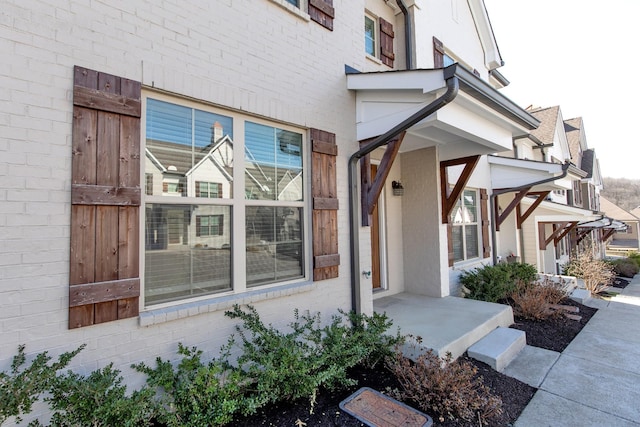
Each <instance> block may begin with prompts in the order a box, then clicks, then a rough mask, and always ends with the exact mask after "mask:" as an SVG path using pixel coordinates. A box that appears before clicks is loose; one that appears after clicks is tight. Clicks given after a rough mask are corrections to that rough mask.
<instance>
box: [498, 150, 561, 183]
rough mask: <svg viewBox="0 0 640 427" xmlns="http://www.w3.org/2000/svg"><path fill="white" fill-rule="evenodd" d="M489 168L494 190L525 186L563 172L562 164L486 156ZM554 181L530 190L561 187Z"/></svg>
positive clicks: (557, 175) (558, 175)
mask: <svg viewBox="0 0 640 427" xmlns="http://www.w3.org/2000/svg"><path fill="white" fill-rule="evenodd" d="M487 161H488V163H489V167H490V170H491V185H492V188H493V189H494V190H496V189H505V188H514V187H521V186H526V185H527V184H529V183H534V182H539V181H542V180H545V179H550V178H553V177H560V176H562V174H563V168H562V166H563V165H562V164H560V163H550V162H540V161H535V160H525V159H514V158H511V157H500V156H493V155H490V156H487ZM563 188H564V186H561V185H558V184H557V183H556V182H555V181H550V182H546V183H544V184H539V185H536V186H533V187H532V188H531V191H546V190H557V189H563Z"/></svg>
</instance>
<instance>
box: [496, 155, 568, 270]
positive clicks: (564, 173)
mask: <svg viewBox="0 0 640 427" xmlns="http://www.w3.org/2000/svg"><path fill="white" fill-rule="evenodd" d="M570 165H571V164H570V163H569V162H565V163H564V164H563V165H562V173H561V174H560V175H558V176H553V177H551V178H545V179H543V180H541V181H536V182H531V183H529V184H525V185H520V186H518V187H511V188H503V189H500V190H497V191H494V192H493V193H492V194H491V196H489V206H490V208H491V241H492V242H493V245H494V250H493V251H491V252H493V264H496V263H497V262H498V255H497V254H496V251H495V244H496V239H497V231H496V210H495V200H494V199H495V197H496V196H499V195H501V194H506V193H511V192H514V191H520V190H524V189H525V188H529V187H533V186H535V185H540V184H546V183H547V182H553V181H557V180H559V179H562V178H564V177H565V176H567V174H568V173H569V166H570ZM520 245H521V246H522V235H521V238H520ZM520 253H521V254H522V255H523V257H524V249H523V248H522V247H521V248H520ZM523 261H524V258H523Z"/></svg>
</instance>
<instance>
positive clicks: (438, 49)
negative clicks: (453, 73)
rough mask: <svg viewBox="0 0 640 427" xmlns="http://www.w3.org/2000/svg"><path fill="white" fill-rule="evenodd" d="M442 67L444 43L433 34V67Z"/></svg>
mask: <svg viewBox="0 0 640 427" xmlns="http://www.w3.org/2000/svg"><path fill="white" fill-rule="evenodd" d="M442 67H444V45H443V44H442V42H441V41H440V40H438V39H437V38H436V37H435V36H434V37H433V68H442Z"/></svg>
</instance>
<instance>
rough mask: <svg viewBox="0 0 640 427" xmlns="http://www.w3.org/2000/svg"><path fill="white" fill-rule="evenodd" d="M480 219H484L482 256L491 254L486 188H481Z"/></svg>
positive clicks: (486, 256)
mask: <svg viewBox="0 0 640 427" xmlns="http://www.w3.org/2000/svg"><path fill="white" fill-rule="evenodd" d="M480 221H482V257H483V258H489V257H490V256H491V245H490V244H489V195H488V194H487V190H486V189H485V188H481V189H480Z"/></svg>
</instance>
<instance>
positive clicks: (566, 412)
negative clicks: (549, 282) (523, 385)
mask: <svg viewBox="0 0 640 427" xmlns="http://www.w3.org/2000/svg"><path fill="white" fill-rule="evenodd" d="M598 302H599V303H600V304H602V306H598V308H599V310H598V312H597V313H596V314H595V315H594V316H593V317H592V318H591V320H590V321H589V322H588V323H587V325H586V326H585V327H584V328H583V329H582V331H580V333H579V334H578V336H576V337H575V339H574V340H573V341H572V342H571V344H570V345H569V346H568V347H567V348H566V349H565V350H564V351H563V352H562V353H554V352H548V351H547V350H544V351H543V352H538V351H537V350H540V349H535V348H527V352H524V351H523V353H522V356H521V358H520V356H519V359H518V358H517V359H516V360H514V361H513V362H512V364H511V365H509V366H508V367H507V370H505V372H504V373H505V374H507V375H510V376H513V377H515V378H519V379H521V380H523V381H525V382H527V383H529V384H531V385H536V383H537V385H536V386H537V387H538V391H537V392H536V394H535V395H534V397H533V399H532V400H531V402H529V405H527V407H526V408H525V409H524V411H523V412H522V414H521V415H520V417H519V418H518V420H517V421H516V423H515V427H529V426H554V427H555V426H563V427H564V426H582V427H588V426H598V427H600V426H608V427H609V426H629V427H631V426H635V427H638V426H640V275H636V276H635V277H634V278H633V279H632V280H631V283H630V284H629V285H628V286H627V287H626V288H625V289H624V290H623V291H622V292H621V294H620V295H618V296H616V297H614V298H613V299H612V300H611V302H609V303H604V304H603V302H602V301H598ZM540 357H542V358H543V359H544V361H545V363H546V367H545V368H544V370H543V371H542V374H541V373H540V372H541V371H540V370H539V369H538V370H536V371H535V372H533V371H532V370H533V369H534V368H536V367H537V368H539V367H540V366H541V364H540V363H537V361H539V360H542V359H540ZM527 358H528V359H527ZM544 372H546V373H544Z"/></svg>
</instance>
